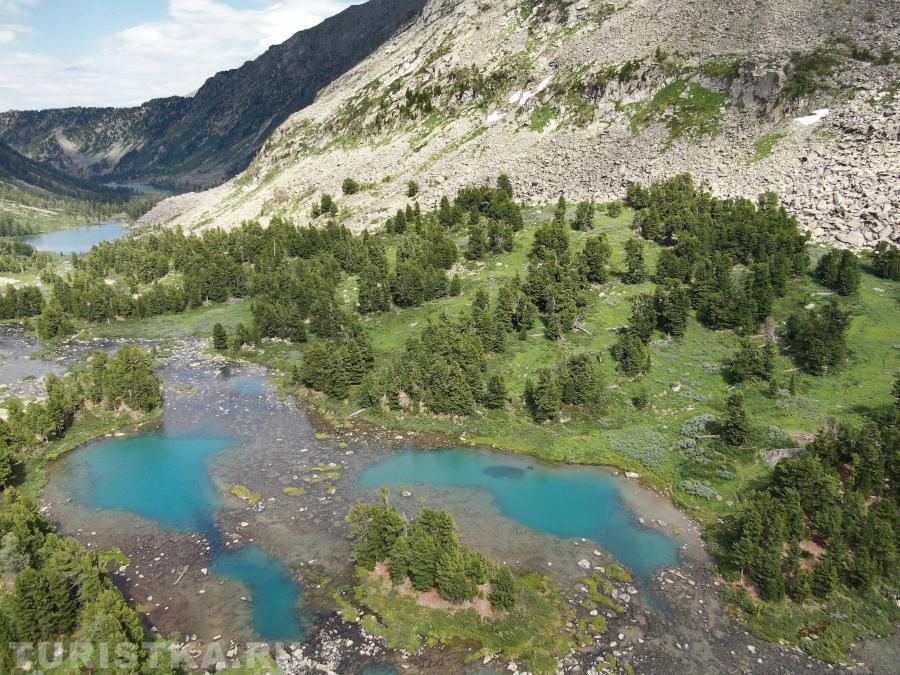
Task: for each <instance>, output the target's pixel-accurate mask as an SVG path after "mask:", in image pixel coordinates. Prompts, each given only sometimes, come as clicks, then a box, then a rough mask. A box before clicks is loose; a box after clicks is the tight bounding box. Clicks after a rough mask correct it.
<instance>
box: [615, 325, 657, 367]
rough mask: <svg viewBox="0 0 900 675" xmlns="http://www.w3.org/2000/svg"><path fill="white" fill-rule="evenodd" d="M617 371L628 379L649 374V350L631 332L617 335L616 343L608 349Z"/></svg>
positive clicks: (637, 336) (639, 337) (639, 338)
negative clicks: (615, 363)
mask: <svg viewBox="0 0 900 675" xmlns="http://www.w3.org/2000/svg"><path fill="white" fill-rule="evenodd" d="M610 352H611V353H612V356H613V358H614V359H615V360H616V362H617V367H618V369H619V370H620V371H621V372H622V373H624V374H625V375H628V376H629V377H638V376H639V375H643V374H645V373H648V372H650V350H649V349H648V347H647V345H646V344H645V343H644V341H643V340H642V339H641V336H640V335H638V334H637V333H635V332H634V331H633V330H626V331H622V332H620V333H619V338H618V340H617V341H616V343H615V344H614V345H613V346H612V347H611V348H610Z"/></svg>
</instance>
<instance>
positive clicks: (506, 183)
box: [497, 173, 514, 198]
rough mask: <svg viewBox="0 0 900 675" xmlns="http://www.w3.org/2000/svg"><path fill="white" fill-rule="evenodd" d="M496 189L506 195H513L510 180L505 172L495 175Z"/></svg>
mask: <svg viewBox="0 0 900 675" xmlns="http://www.w3.org/2000/svg"><path fill="white" fill-rule="evenodd" d="M497 189H498V190H500V191H501V192H503V193H504V194H506V196H507V197H510V198H511V197H513V196H514V194H513V186H512V182H511V181H510V180H509V176H507V175H506V174H505V173H501V174H500V175H499V176H497Z"/></svg>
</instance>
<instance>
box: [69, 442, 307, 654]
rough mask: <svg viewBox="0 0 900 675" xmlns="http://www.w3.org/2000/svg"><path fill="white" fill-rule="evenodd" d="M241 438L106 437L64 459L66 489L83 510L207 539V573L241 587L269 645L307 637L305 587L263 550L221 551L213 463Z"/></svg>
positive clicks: (256, 627)
mask: <svg viewBox="0 0 900 675" xmlns="http://www.w3.org/2000/svg"><path fill="white" fill-rule="evenodd" d="M237 444H238V441H237V439H235V438H230V437H215V436H201V435H187V434H186V435H175V434H173V435H170V434H166V433H165V432H153V433H145V434H141V435H138V436H131V437H124V438H111V439H105V440H103V441H100V442H98V443H94V444H92V445H90V446H87V447H85V448H83V449H82V450H80V451H79V452H76V453H73V454H72V455H70V456H68V457H66V458H65V460H64V461H65V463H66V479H65V480H66V487H67V490H68V491H69V493H70V494H71V495H72V497H73V499H75V501H77V502H78V503H80V504H83V505H85V506H89V507H94V508H101V509H109V510H118V511H128V512H130V513H134V514H137V515H139V516H141V517H143V518H146V519H148V520H151V521H153V522H155V523H156V524H157V525H158V526H160V527H162V528H163V529H165V530H169V531H172V532H197V533H202V534H204V535H206V536H207V537H208V539H209V541H210V543H211V546H212V558H213V563H212V565H211V567H210V573H211V574H214V575H218V576H220V577H224V578H228V579H234V580H236V581H240V582H242V583H244V584H245V585H246V586H247V588H248V590H249V591H250V595H251V597H252V601H253V628H254V630H255V632H256V633H257V634H258V635H259V636H260V637H261V638H263V639H265V640H299V639H302V638H303V637H304V636H305V631H304V627H303V619H304V617H303V615H302V612H301V607H300V604H299V602H300V593H301V590H302V589H301V586H300V584H298V583H297V582H296V581H295V580H294V579H293V577H292V576H291V573H290V571H289V570H288V569H287V567H285V566H284V565H283V564H282V563H281V562H279V561H278V560H276V559H275V558H272V557H270V556H269V555H268V554H267V553H266V552H265V551H264V550H263V549H261V548H260V547H258V546H254V545H249V546H244V547H243V548H240V549H236V550H224V549H223V548H222V547H221V546H220V545H219V540H220V535H219V533H218V531H217V530H216V528H215V518H216V514H217V513H218V512H219V511H221V510H222V509H224V508H226V504H225V501H224V500H223V498H222V496H221V495H220V494H219V493H218V492H217V491H216V488H215V486H214V485H213V483H212V481H211V480H210V477H209V468H208V462H209V461H210V460H211V458H213V457H214V456H215V455H216V454H218V453H220V452H222V451H224V450H227V449H229V448H232V447H235V445H237Z"/></svg>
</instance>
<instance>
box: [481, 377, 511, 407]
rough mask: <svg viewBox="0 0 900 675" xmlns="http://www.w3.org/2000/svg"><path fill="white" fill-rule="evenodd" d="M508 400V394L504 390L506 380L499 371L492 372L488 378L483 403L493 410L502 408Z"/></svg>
mask: <svg viewBox="0 0 900 675" xmlns="http://www.w3.org/2000/svg"><path fill="white" fill-rule="evenodd" d="M508 400H509V394H508V393H507V391H506V380H504V379H503V375H501V374H500V373H494V374H493V375H491V377H490V378H489V379H488V382H487V388H486V389H485V394H484V405H486V406H487V407H488V408H491V409H493V410H497V409H499V408H503V407H504V406H505V405H506V403H507V401H508Z"/></svg>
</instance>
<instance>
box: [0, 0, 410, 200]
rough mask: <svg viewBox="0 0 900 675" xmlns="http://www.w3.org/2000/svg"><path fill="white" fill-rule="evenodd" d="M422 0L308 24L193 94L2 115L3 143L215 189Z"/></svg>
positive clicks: (119, 172)
mask: <svg viewBox="0 0 900 675" xmlns="http://www.w3.org/2000/svg"><path fill="white" fill-rule="evenodd" d="M423 4H424V0H370V2H367V3H364V4H361V5H351V6H350V7H348V8H347V9H345V10H344V11H342V12H340V13H339V14H337V15H335V16H333V17H330V18H328V19H325V20H324V21H323V22H322V23H320V24H318V25H317V26H314V27H312V28H309V29H307V30H303V31H300V32H298V33H296V34H295V35H294V36H292V37H291V38H289V39H288V40H287V41H285V42H284V43H282V44H280V45H273V46H272V47H270V48H269V49H267V50H266V51H265V52H264V53H263V54H262V55H260V56H259V57H258V58H256V59H254V60H252V61H248V62H246V63H244V64H243V65H241V66H240V67H238V68H234V69H232V70H228V71H223V72H221V73H218V74H216V75H214V76H212V77H210V78H209V79H208V80H207V81H206V82H205V83H204V84H203V86H202V87H201V88H200V89H199V90H198V91H197V93H196V94H195V95H194V96H192V97H178V96H172V97H167V98H162V99H154V100H151V101H148V102H146V103H144V104H143V105H141V106H138V107H134V108H83V107H77V108H63V109H51V110H41V111H8V112H5V113H0V141H2V142H5V143H7V144H8V145H10V146H11V147H12V148H14V149H15V150H17V151H18V152H20V153H21V154H24V155H26V156H28V157H31V158H32V159H35V160H37V161H40V162H44V163H47V164H49V165H51V166H53V167H54V168H56V169H59V170H62V171H65V172H67V173H71V174H73V175H76V176H79V177H82V178H87V177H102V178H103V179H104V180H106V181H113V180H114V181H118V182H129V181H131V182H154V183H157V184H160V185H168V186H170V187H175V188H198V187H201V188H202V187H209V186H213V185H216V184H218V183H221V182H222V181H223V180H226V179H227V178H229V177H231V176H233V175H234V174H236V173H237V172H239V171H240V170H242V169H243V168H244V167H245V166H246V165H247V164H248V163H249V162H250V160H251V159H252V158H253V156H254V155H255V153H256V151H257V150H258V149H259V147H260V146H261V145H262V143H263V142H264V141H265V139H266V138H267V137H268V136H269V134H270V133H271V131H273V130H274V129H275V128H276V127H277V126H278V125H279V124H280V123H281V122H282V121H284V119H286V118H287V117H288V116H289V115H290V114H292V113H294V112H296V111H297V110H299V109H302V108H303V107H305V106H306V105H308V104H309V103H311V102H312V101H313V99H314V96H315V94H316V92H317V91H318V90H319V89H320V88H321V87H322V86H324V85H327V84H328V83H329V82H331V81H332V80H333V79H334V78H335V77H338V76H339V75H340V74H342V73H344V72H346V71H347V70H348V69H349V68H351V67H353V66H354V65H355V64H356V63H358V62H359V61H360V60H362V59H363V58H365V57H366V56H367V55H368V54H369V53H371V51H372V50H374V49H375V48H377V47H378V45H380V44H381V43H382V42H384V40H386V39H387V38H388V37H389V36H390V35H391V34H393V32H394V31H395V30H396V29H397V28H398V27H400V26H402V25H403V24H404V23H405V22H407V21H408V20H409V19H410V18H412V17H413V16H415V14H416V12H417V11H419V10H420V9H421V6H422V5H423Z"/></svg>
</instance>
